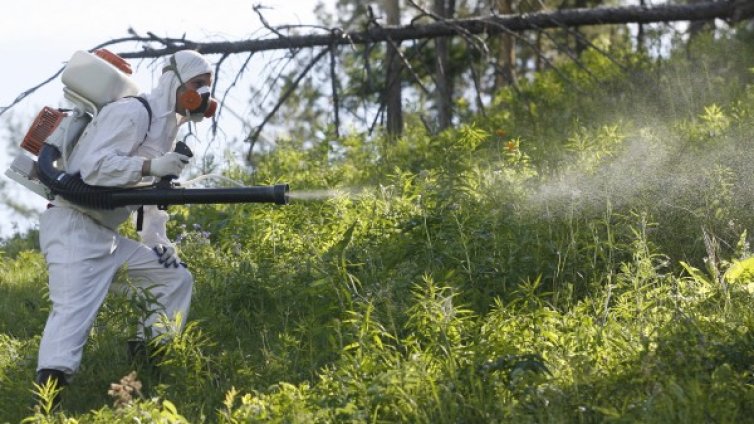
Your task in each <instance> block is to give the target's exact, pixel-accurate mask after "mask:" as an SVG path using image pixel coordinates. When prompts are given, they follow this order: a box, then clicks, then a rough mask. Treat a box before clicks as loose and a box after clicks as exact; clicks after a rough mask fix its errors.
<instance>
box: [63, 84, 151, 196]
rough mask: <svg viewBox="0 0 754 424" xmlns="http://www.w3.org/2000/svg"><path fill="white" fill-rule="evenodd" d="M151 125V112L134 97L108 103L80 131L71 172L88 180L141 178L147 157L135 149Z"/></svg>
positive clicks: (122, 182)
mask: <svg viewBox="0 0 754 424" xmlns="http://www.w3.org/2000/svg"><path fill="white" fill-rule="evenodd" d="M148 125H149V113H148V112H147V110H146V108H145V107H144V106H143V105H142V104H141V103H140V102H139V101H137V100H135V99H127V100H120V101H118V102H115V103H112V104H110V105H107V106H106V107H104V108H103V109H102V111H100V113H99V114H98V115H97V116H96V117H95V118H94V120H92V122H91V124H89V126H88V127H87V128H86V130H85V131H84V133H83V134H82V135H81V138H80V139H79V141H78V143H77V145H76V148H75V149H74V152H73V153H72V154H71V158H70V160H69V170H68V171H69V172H71V171H73V172H80V173H81V178H82V179H83V180H84V182H85V183H87V184H90V185H98V186H109V187H113V186H128V185H132V184H135V183H138V182H139V181H141V177H142V175H141V168H142V165H143V164H144V158H142V157H139V156H136V155H135V152H136V150H137V149H138V147H139V145H140V144H141V142H142V141H143V140H144V135H145V134H146V132H147V128H148Z"/></svg>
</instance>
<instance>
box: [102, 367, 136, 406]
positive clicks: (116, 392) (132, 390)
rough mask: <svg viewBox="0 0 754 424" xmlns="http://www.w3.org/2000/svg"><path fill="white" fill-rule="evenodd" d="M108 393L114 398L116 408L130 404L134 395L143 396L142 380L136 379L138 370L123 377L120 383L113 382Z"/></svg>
mask: <svg viewBox="0 0 754 424" xmlns="http://www.w3.org/2000/svg"><path fill="white" fill-rule="evenodd" d="M107 394H108V395H110V396H111V397H112V398H113V406H114V407H115V408H116V409H119V408H124V407H126V406H128V405H130V404H131V402H133V397H134V395H136V396H138V397H141V381H139V380H137V379H136V371H131V373H130V374H128V375H127V376H125V377H123V378H121V379H120V383H111V384H110V390H108V391H107Z"/></svg>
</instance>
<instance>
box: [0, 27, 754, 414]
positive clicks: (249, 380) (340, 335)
mask: <svg viewBox="0 0 754 424" xmlns="http://www.w3.org/2000/svg"><path fill="white" fill-rule="evenodd" d="M752 41H754V39H753V38H752V34H747V33H743V32H742V33H740V34H739V35H738V36H736V37H731V38H724V37H723V38H721V39H718V40H712V39H706V40H705V39H703V37H699V38H698V39H697V40H696V45H694V46H692V47H690V48H689V49H688V50H684V51H683V52H679V53H678V55H677V57H676V56H675V55H673V56H672V57H670V58H668V59H666V60H663V61H662V62H661V63H657V62H656V61H650V60H647V59H646V58H643V57H639V56H635V55H632V54H628V53H621V52H620V51H613V52H611V54H613V55H614V57H618V58H620V62H621V63H622V64H623V65H621V66H618V65H617V64H616V63H615V62H613V61H611V60H609V59H608V58H606V57H605V56H604V55H601V54H597V53H591V52H589V51H588V52H586V53H585V54H584V56H583V58H582V62H583V63H584V64H585V66H584V67H580V66H576V65H564V66H562V67H561V68H560V69H559V71H558V72H549V73H545V74H541V75H539V76H537V78H535V79H533V80H532V81H530V82H527V83H523V84H522V85H521V86H520V87H519V89H518V90H516V91H514V90H506V91H502V92H500V93H499V95H498V96H497V98H496V99H495V104H494V107H493V108H491V109H490V110H487V111H486V114H485V117H480V116H468V117H465V118H464V122H462V123H460V124H458V125H457V126H456V127H455V128H454V129H453V130H449V131H446V132H443V133H442V134H439V135H430V134H427V133H426V131H425V130H424V127H423V126H422V124H421V122H419V120H418V119H416V122H410V123H409V125H408V128H407V131H406V134H405V135H404V137H402V138H401V139H399V140H397V141H395V142H386V141H384V140H382V139H380V138H377V139H367V138H365V137H363V136H361V135H351V136H348V137H346V138H344V139H342V140H340V142H339V144H338V145H337V146H335V145H333V144H330V143H328V142H326V141H322V142H320V143H319V144H315V145H314V146H313V147H310V148H304V147H303V146H302V143H300V142H298V141H296V140H288V141H285V140H281V141H280V142H279V144H278V148H277V149H276V150H275V151H273V152H271V153H267V154H265V155H264V156H259V157H256V158H255V162H256V163H257V164H258V169H257V172H256V173H255V174H254V175H253V176H250V175H245V174H244V173H243V172H242V171H241V170H239V169H236V170H231V171H230V172H229V175H230V176H231V177H233V178H237V179H242V180H245V181H246V182H248V183H259V184H267V183H274V182H280V181H285V182H289V183H290V184H291V187H292V188H293V189H294V191H297V194H298V195H299V196H300V197H306V196H307V195H308V196H315V197H316V194H317V193H320V191H328V190H335V192H336V195H335V196H325V197H324V198H323V199H320V200H308V201H305V200H294V201H293V203H292V204H291V205H290V206H287V207H272V206H259V205H231V206H228V205H225V206H212V207H210V206H196V207H191V208H187V207H174V208H172V209H171V212H172V214H173V215H174V219H173V221H172V223H171V225H172V227H171V229H170V230H171V232H172V234H173V235H174V236H176V237H179V238H180V248H181V255H182V257H183V258H184V259H186V260H187V262H188V263H189V264H190V269H191V270H192V272H193V273H194V275H195V277H196V287H195V296H194V303H193V305H192V310H191V314H190V316H189V325H188V326H187V327H186V329H184V330H183V331H182V332H180V333H179V334H176V335H175V337H174V338H173V339H172V340H171V341H169V343H167V344H166V345H165V346H164V347H163V348H162V349H161V350H160V358H161V359H160V361H161V362H160V366H159V367H158V369H153V368H152V367H151V366H149V365H147V364H141V365H137V366H135V367H134V366H132V365H131V364H130V363H129V362H128V359H127V357H126V349H125V342H126V340H128V338H129V336H130V335H131V334H132V331H133V327H134V320H135V318H136V317H137V316H138V311H139V310H140V308H142V307H144V306H145V305H144V299H147V298H148V296H147V295H148V293H142V294H141V295H140V296H136V297H134V298H131V299H129V298H125V297H122V296H121V297H119V296H115V295H114V296H112V297H110V298H109V299H108V300H107V301H106V304H105V305H104V307H103V309H102V311H101V313H100V316H99V318H98V321H97V323H96V324H95V328H94V329H93V331H92V335H91V339H90V342H89V344H88V345H87V348H86V352H85V356H84V361H83V365H82V368H81V372H80V374H79V375H77V377H76V380H75V382H74V384H73V385H72V386H70V387H69V388H66V390H65V393H64V397H65V400H64V410H63V411H62V412H50V413H48V412H47V411H45V410H44V408H41V409H37V411H36V412H35V411H33V410H32V409H31V408H30V405H31V399H32V395H31V389H32V385H31V379H32V376H33V369H34V366H35V361H36V349H37V345H38V343H39V335H40V333H41V331H42V328H43V326H44V320H45V318H46V313H47V307H48V306H47V303H46V300H45V290H46V289H45V286H46V285H45V281H46V275H45V274H44V271H42V270H44V269H45V268H44V259H43V258H42V256H41V255H40V254H39V252H38V251H36V250H34V248H33V246H34V244H33V240H30V239H28V238H27V239H24V238H23V237H17V238H14V239H13V240H7V241H6V243H5V245H4V251H5V253H4V254H3V256H2V257H0V260H2V266H1V267H0V421H8V422H19V421H22V420H25V421H26V422H40V423H43V422H60V423H63V422H65V423H73V422H81V423H89V422H103V423H105V422H107V423H110V422H135V421H137V420H138V421H139V422H184V421H188V422H203V421H208V422H223V423H235V422H301V423H304V422H306V423H309V422H368V423H372V422H427V423H443V422H557V423H562V422H602V421H616V422H661V423H666V422H742V421H746V420H748V419H749V418H750V417H751V416H754V388H753V387H754V386H753V385H752V384H753V383H754V367H753V365H754V332H753V330H754V310H753V309H752V308H751V303H752V298H753V297H754V279H752V275H753V273H754V263H752V261H746V260H745V259H746V258H748V257H749V255H750V252H749V244H748V243H749V241H750V237H749V231H750V230H751V229H752V228H754V210H752V208H751V204H752V199H754V192H752V191H753V190H752V188H751V187H754V184H752V181H754V165H753V164H754V161H753V159H754V137H753V136H752V134H754V131H753V130H754V84H752V82H754V72H752V69H750V68H752V67H753V66H754V64H753V63H751V58H753V57H754V43H752ZM723 52H737V53H736V54H735V55H730V54H729V53H726V54H724V53H723ZM747 60H748V61H749V62H747ZM565 77H567V78H565ZM305 190H312V192H311V193H304V192H303V191H305ZM747 230H748V231H747ZM124 231H126V232H132V231H133V229H132V228H124ZM118 282H119V283H127V281H126V280H125V278H123V277H122V276H120V277H118ZM164 324H165V325H171V323H164ZM131 371H136V372H137V375H136V376H134V375H129V374H130V373H131ZM137 380H138V381H137ZM113 383H114V384H115V386H111V384H113ZM108 391H110V392H111V394H108Z"/></svg>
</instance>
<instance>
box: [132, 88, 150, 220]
mask: <svg viewBox="0 0 754 424" xmlns="http://www.w3.org/2000/svg"><path fill="white" fill-rule="evenodd" d="M128 97H130V98H134V99H136V100H138V101H139V103H141V104H142V105H144V108H146V109H147V113H148V114H149V124H148V125H147V132H146V133H145V134H144V140H141V142H142V143H143V142H144V141H146V139H147V134H149V130H150V129H152V108H151V107H149V102H147V99H145V98H143V97H141V96H128ZM143 225H144V206H139V209H138V210H137V211H136V231H141V229H142V227H143Z"/></svg>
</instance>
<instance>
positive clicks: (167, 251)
mask: <svg viewBox="0 0 754 424" xmlns="http://www.w3.org/2000/svg"><path fill="white" fill-rule="evenodd" d="M152 250H154V253H155V254H157V256H158V257H159V258H160V259H158V262H159V263H161V264H163V265H165V268H168V267H170V266H172V267H173V268H178V266H183V267H184V268H186V263H185V262H181V259H180V258H178V253H177V252H176V250H175V248H174V247H173V246H170V245H169V244H158V245H157V246H155V247H153V248H152Z"/></svg>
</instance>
